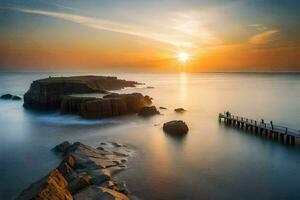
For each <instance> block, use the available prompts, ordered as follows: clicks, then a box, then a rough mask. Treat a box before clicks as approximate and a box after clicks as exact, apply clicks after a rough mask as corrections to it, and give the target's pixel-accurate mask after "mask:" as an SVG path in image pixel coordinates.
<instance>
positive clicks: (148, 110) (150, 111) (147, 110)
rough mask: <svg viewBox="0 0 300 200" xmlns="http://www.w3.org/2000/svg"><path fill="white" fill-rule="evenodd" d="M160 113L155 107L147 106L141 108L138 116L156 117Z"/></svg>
mask: <svg viewBox="0 0 300 200" xmlns="http://www.w3.org/2000/svg"><path fill="white" fill-rule="evenodd" d="M158 114H160V112H159V111H158V110H157V109H156V107H155V106H147V107H143V108H142V109H141V110H140V111H139V112H138V115H139V116H142V117H149V116H152V115H158Z"/></svg>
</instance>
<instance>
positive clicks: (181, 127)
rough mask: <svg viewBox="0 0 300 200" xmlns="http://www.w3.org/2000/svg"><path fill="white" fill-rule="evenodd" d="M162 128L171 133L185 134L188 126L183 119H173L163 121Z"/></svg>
mask: <svg viewBox="0 0 300 200" xmlns="http://www.w3.org/2000/svg"><path fill="white" fill-rule="evenodd" d="M163 130H164V132H166V133H168V134H171V135H185V134H187V133H188V131H189V128H188V126H187V125H186V123H185V122H184V121H181V120H174V121H170V122H166V123H164V125H163Z"/></svg>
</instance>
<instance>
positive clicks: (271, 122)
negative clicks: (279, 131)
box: [270, 121, 273, 130]
mask: <svg viewBox="0 0 300 200" xmlns="http://www.w3.org/2000/svg"><path fill="white" fill-rule="evenodd" d="M270 124H271V127H272V130H273V121H270Z"/></svg>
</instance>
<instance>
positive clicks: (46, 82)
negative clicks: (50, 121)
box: [24, 76, 139, 109]
mask: <svg viewBox="0 0 300 200" xmlns="http://www.w3.org/2000/svg"><path fill="white" fill-rule="evenodd" d="M137 84H139V83H137V82H135V81H126V80H121V79H117V78H116V77H109V76H107V77H106V76H72V77H49V78H46V79H41V80H36V81H33V82H32V84H31V86H30V89H29V90H28V91H27V92H26V93H25V95H24V106H25V107H30V108H32V107H33V108H43V109H57V108H59V107H60V104H61V100H62V98H63V97H64V96H65V95H69V94H84V93H107V91H109V90H117V89H122V88H125V87H134V86H135V85H137Z"/></svg>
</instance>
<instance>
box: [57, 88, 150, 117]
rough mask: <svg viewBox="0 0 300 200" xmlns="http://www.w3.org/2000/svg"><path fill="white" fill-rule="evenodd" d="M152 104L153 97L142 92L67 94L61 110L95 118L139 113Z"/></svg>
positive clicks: (64, 112)
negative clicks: (104, 94)
mask: <svg viewBox="0 0 300 200" xmlns="http://www.w3.org/2000/svg"><path fill="white" fill-rule="evenodd" d="M151 104H152V101H151V98H150V97H149V96H143V95H142V94H140V93H132V94H110V95H106V96H104V97H103V98H89V97H72V96H65V97H63V99H62V103H61V108H60V110H61V113H63V114H69V113H70V114H79V115H80V116H81V117H83V118H87V119H95V118H105V117H114V116H120V115H124V114H130V113H137V112H139V111H140V109H141V108H143V107H145V106H149V105H151Z"/></svg>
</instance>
